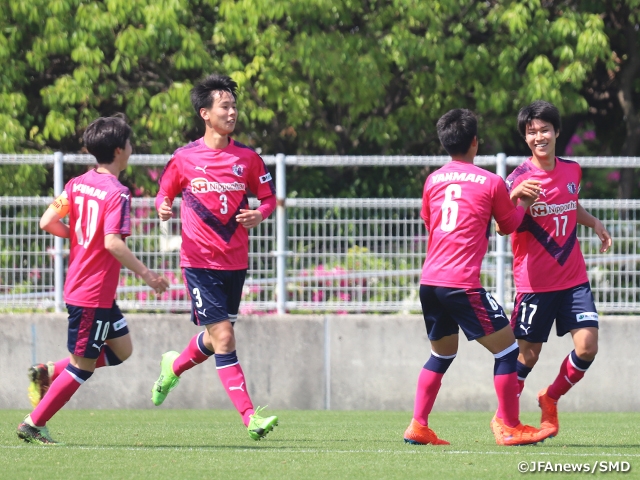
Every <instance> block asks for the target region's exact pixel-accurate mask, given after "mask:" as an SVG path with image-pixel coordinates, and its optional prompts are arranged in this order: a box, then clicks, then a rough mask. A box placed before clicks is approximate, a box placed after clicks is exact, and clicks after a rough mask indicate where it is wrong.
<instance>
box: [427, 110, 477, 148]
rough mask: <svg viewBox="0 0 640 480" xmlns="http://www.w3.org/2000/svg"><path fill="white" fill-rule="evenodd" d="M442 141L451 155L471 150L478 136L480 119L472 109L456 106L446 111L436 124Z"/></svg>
mask: <svg viewBox="0 0 640 480" xmlns="http://www.w3.org/2000/svg"><path fill="white" fill-rule="evenodd" d="M436 128H437V130H438V138H439V139H440V143H441V144H442V146H443V147H444V149H445V150H446V151H447V153H448V154H449V155H451V156H453V155H464V154H466V153H467V152H468V151H469V148H470V147H471V142H473V138H474V137H476V136H478V120H477V119H476V116H475V114H474V113H473V112H472V111H471V110H467V109H464V108H455V109H453V110H449V111H448V112H447V113H445V114H444V115H443V116H442V117H440V120H438V123H437V124H436Z"/></svg>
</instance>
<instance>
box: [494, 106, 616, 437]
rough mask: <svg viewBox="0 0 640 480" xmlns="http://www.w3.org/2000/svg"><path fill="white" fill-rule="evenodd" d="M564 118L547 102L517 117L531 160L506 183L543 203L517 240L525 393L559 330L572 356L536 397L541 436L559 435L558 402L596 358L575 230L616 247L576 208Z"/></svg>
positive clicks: (591, 308) (514, 321)
mask: <svg viewBox="0 0 640 480" xmlns="http://www.w3.org/2000/svg"><path fill="white" fill-rule="evenodd" d="M560 125H561V124H560V112H559V111H558V109H557V108H556V107H555V106H554V105H552V104H551V103H549V102H545V101H541V100H539V101H535V102H533V103H532V104H530V105H529V106H527V107H525V108H523V109H522V110H520V112H519V113H518V131H519V132H520V135H522V136H523V137H524V139H525V141H526V142H527V145H528V146H529V148H530V149H531V158H529V159H528V160H526V161H525V162H524V163H523V164H522V165H520V166H519V167H517V168H516V169H515V170H514V171H513V173H511V174H510V175H509V176H508V177H507V186H508V189H509V191H510V192H511V197H512V199H515V198H516V197H518V196H519V195H520V194H521V191H522V189H523V188H527V187H526V186H525V187H521V185H523V184H524V183H525V182H527V181H529V180H537V181H539V182H540V188H541V190H540V198H539V200H538V201H537V202H536V203H534V204H533V205H532V206H531V207H530V208H529V211H528V212H527V214H526V215H525V217H524V220H523V221H522V224H521V225H520V227H519V228H518V229H517V230H516V231H515V232H514V233H513V234H512V236H511V240H512V247H513V276H514V279H515V284H516V292H517V293H516V299H515V305H514V309H513V312H512V314H511V326H512V327H513V329H514V332H515V336H516V338H517V339H518V344H519V347H520V354H519V356H518V370H517V371H518V380H519V383H520V391H522V389H523V388H524V382H525V379H526V378H527V375H528V374H529V373H530V372H531V369H532V368H533V367H534V365H535V364H536V362H537V361H538V358H539V356H540V351H541V350H542V344H543V343H545V342H546V341H547V339H548V338H549V334H550V332H551V327H552V326H553V322H554V320H555V322H556V333H557V334H558V336H563V335H565V334H567V333H571V336H572V338H573V344H574V347H575V348H574V350H573V351H572V352H571V353H570V354H569V355H568V356H567V357H566V358H565V359H564V361H563V362H562V365H561V366H560V372H559V373H558V376H557V377H556V379H555V380H554V381H553V383H552V384H551V385H549V386H548V387H547V388H545V389H543V390H541V391H540V392H539V393H538V403H539V405H540V408H541V409H542V420H541V428H549V429H551V430H552V431H553V435H554V436H555V435H557V433H558V430H559V423H558V409H557V404H558V399H559V398H560V397H561V396H562V395H564V394H565V393H567V392H568V391H569V389H570V388H571V387H572V386H573V385H575V384H576V383H577V382H578V381H580V380H581V379H582V377H583V376H584V374H585V372H586V371H587V369H588V368H589V367H590V366H591V363H592V362H593V360H594V359H595V356H596V353H597V352H598V313H597V310H596V306H595V303H594V299H593V294H592V293H591V287H590V286H589V279H588V277H587V270H586V266H585V263H584V258H583V257H582V252H581V251H580V245H579V243H578V237H577V224H578V223H579V224H581V225H585V226H588V227H590V228H593V229H594V231H595V233H596V234H597V235H598V237H599V238H600V241H601V242H602V245H601V248H600V252H601V253H604V252H606V251H607V250H609V248H610V247H611V236H610V235H609V232H607V230H606V229H605V228H604V225H603V224H602V222H601V221H600V220H598V219H597V218H595V217H594V216H593V215H591V214H589V213H588V212H587V211H586V210H585V209H584V208H583V207H582V206H580V203H579V201H578V193H579V190H580V180H581V179H582V170H581V168H580V165H578V163H576V162H572V161H569V160H564V159H562V158H558V157H556V153H555V146H556V138H558V135H559V134H560Z"/></svg>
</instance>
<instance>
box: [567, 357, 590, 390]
mask: <svg viewBox="0 0 640 480" xmlns="http://www.w3.org/2000/svg"><path fill="white" fill-rule="evenodd" d="M569 363H570V364H571V365H572V366H573V368H575V369H576V370H580V371H581V372H586V371H587V369H586V368H580V367H579V366H577V365H576V364H575V363H573V358H571V355H569ZM571 385H573V383H572V384H571Z"/></svg>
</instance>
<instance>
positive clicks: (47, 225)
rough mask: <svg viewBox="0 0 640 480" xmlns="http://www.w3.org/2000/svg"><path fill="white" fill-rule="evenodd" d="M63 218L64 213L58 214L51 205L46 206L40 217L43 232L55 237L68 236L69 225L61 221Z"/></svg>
mask: <svg viewBox="0 0 640 480" xmlns="http://www.w3.org/2000/svg"><path fill="white" fill-rule="evenodd" d="M67 211H68V210H67ZM65 215H66V214H65ZM63 218H64V215H60V214H59V213H58V212H57V211H56V209H55V208H54V207H53V206H51V207H49V208H47V211H46V212H44V214H43V215H42V218H41V219H40V228H41V229H42V230H44V231H45V232H49V233H51V234H52V235H55V236H56V237H62V238H69V234H70V230H69V225H67V224H66V223H63V222H62V219H63Z"/></svg>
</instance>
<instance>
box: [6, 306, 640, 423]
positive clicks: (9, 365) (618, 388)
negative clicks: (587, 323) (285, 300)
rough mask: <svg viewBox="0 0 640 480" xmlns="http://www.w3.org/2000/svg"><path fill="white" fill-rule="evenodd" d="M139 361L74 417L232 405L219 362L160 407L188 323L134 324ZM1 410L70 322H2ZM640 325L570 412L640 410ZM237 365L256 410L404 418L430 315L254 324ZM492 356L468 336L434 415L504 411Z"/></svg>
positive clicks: (38, 318)
mask: <svg viewBox="0 0 640 480" xmlns="http://www.w3.org/2000/svg"><path fill="white" fill-rule="evenodd" d="M127 320H128V323H129V328H130V330H131V335H132V337H133V343H134V353H133V355H132V356H131V358H130V359H129V360H127V361H126V362H125V363H124V364H122V365H119V366H116V367H110V368H102V369H99V370H97V371H96V373H95V374H94V375H93V377H92V378H91V379H90V380H89V381H88V382H87V383H86V384H85V385H84V386H83V387H82V388H81V389H80V390H79V391H78V392H77V393H76V395H75V396H74V397H73V398H72V399H71V401H70V402H69V404H68V405H67V408H231V403H230V401H229V399H228V398H227V396H226V394H225V392H224V391H223V390H222V387H221V385H220V383H219V380H218V376H217V373H216V369H215V364H214V362H213V360H210V361H208V362H206V363H204V364H203V365H200V366H197V367H195V368H193V369H192V370H190V371H188V372H186V373H185V374H184V375H183V376H182V380H181V383H180V385H179V386H178V388H176V390H174V391H173V392H172V393H171V394H170V395H169V397H168V398H167V400H166V402H165V403H164V404H163V405H162V406H161V407H153V404H152V403H151V400H150V399H151V386H152V385H153V382H154V381H155V380H156V378H157V377H158V374H159V371H160V370H159V361H160V356H161V355H162V353H163V352H165V351H167V350H178V351H181V350H182V349H183V348H184V347H185V346H186V344H187V343H188V342H189V340H190V338H191V337H192V336H193V335H195V334H196V333H197V332H198V331H199V329H198V328H197V327H195V326H194V325H192V324H191V323H190V322H189V319H188V315H186V314H175V315H172V314H162V315H153V314H148V315H146V314H130V315H127ZM0 324H1V325H2V332H3V338H2V340H1V341H0V372H2V381H1V382H0V408H4V409H6V408H24V409H27V408H30V403H29V401H28V399H27V396H26V389H27V385H28V380H27V376H26V371H27V368H28V367H29V366H30V365H31V364H32V363H33V361H34V360H35V361H37V362H46V361H47V360H58V359H60V358H62V357H65V356H67V355H68V353H67V350H66V332H67V324H66V315H53V314H16V315H4V316H1V317H0ZM638 326H640V319H637V318H635V317H605V318H602V319H601V328H600V352H599V354H598V357H597V359H596V361H595V362H594V364H593V365H592V367H591V368H590V369H589V371H588V373H587V375H586V376H585V378H584V379H583V380H582V381H581V382H580V383H579V384H577V385H576V386H575V387H574V388H573V389H572V390H571V391H570V392H569V394H568V395H567V396H566V397H564V398H563V399H562V400H561V404H560V406H561V407H560V408H561V410H563V411H576V410H581V411H639V410H640V401H638V398H640V382H639V381H638V375H637V369H638V365H639V363H640V362H639V360H638V356H637V355H636V354H635V353H634V352H635V348H637V346H636V343H637V327H638ZM236 335H237V340H238V356H239V359H240V362H241V364H242V367H243V369H244V372H245V375H246V378H247V383H248V388H249V392H250V393H251V395H252V399H253V401H254V404H255V405H263V406H264V405H266V404H268V405H269V406H270V408H273V409H325V408H327V407H328V408H331V409H335V410H405V411H410V410H412V408H413V397H414V394H415V386H416V381H417V377H418V373H419V372H420V369H421V368H422V365H423V364H424V363H425V361H426V360H427V359H428V357H429V351H430V349H429V342H428V340H427V335H426V332H425V330H424V324H423V322H422V319H421V317H420V316H374V315H326V316H321V315H319V316H290V317H289V316H288V317H276V316H255V317H244V318H241V319H240V320H239V321H238V322H237V324H236ZM572 348H573V347H572V342H571V338H570V336H565V337H563V338H558V337H555V336H552V337H551V339H550V342H549V343H548V344H547V345H545V347H544V348H543V351H542V355H541V360H540V362H539V363H538V365H537V366H536V368H535V369H534V370H533V372H532V373H531V374H530V375H529V379H528V381H527V386H526V388H525V390H524V392H523V395H522V399H521V409H522V410H523V411H534V410H537V404H536V400H535V396H536V393H537V391H538V390H540V389H541V388H543V387H545V386H546V385H548V384H549V383H550V382H551V381H552V380H553V379H554V378H555V376H556V374H557V371H558V368H559V365H560V362H561V361H562V359H563V358H564V357H565V356H566V355H567V354H568V353H569V352H570V351H571V349H572ZM492 375H493V358H492V356H491V354H490V353H489V352H487V351H486V350H485V349H484V348H483V347H481V346H480V345H479V344H477V342H467V340H466V338H464V336H461V340H460V351H459V352H458V357H457V358H456V360H455V361H454V362H453V364H452V366H451V367H450V369H449V371H448V372H447V374H446V375H445V377H444V381H443V386H442V388H441V390H440V395H439V397H438V399H437V401H436V404H435V407H434V409H435V410H477V411H491V410H494V409H495V408H496V399H495V393H494V390H493V381H492V378H493V376H492Z"/></svg>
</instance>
